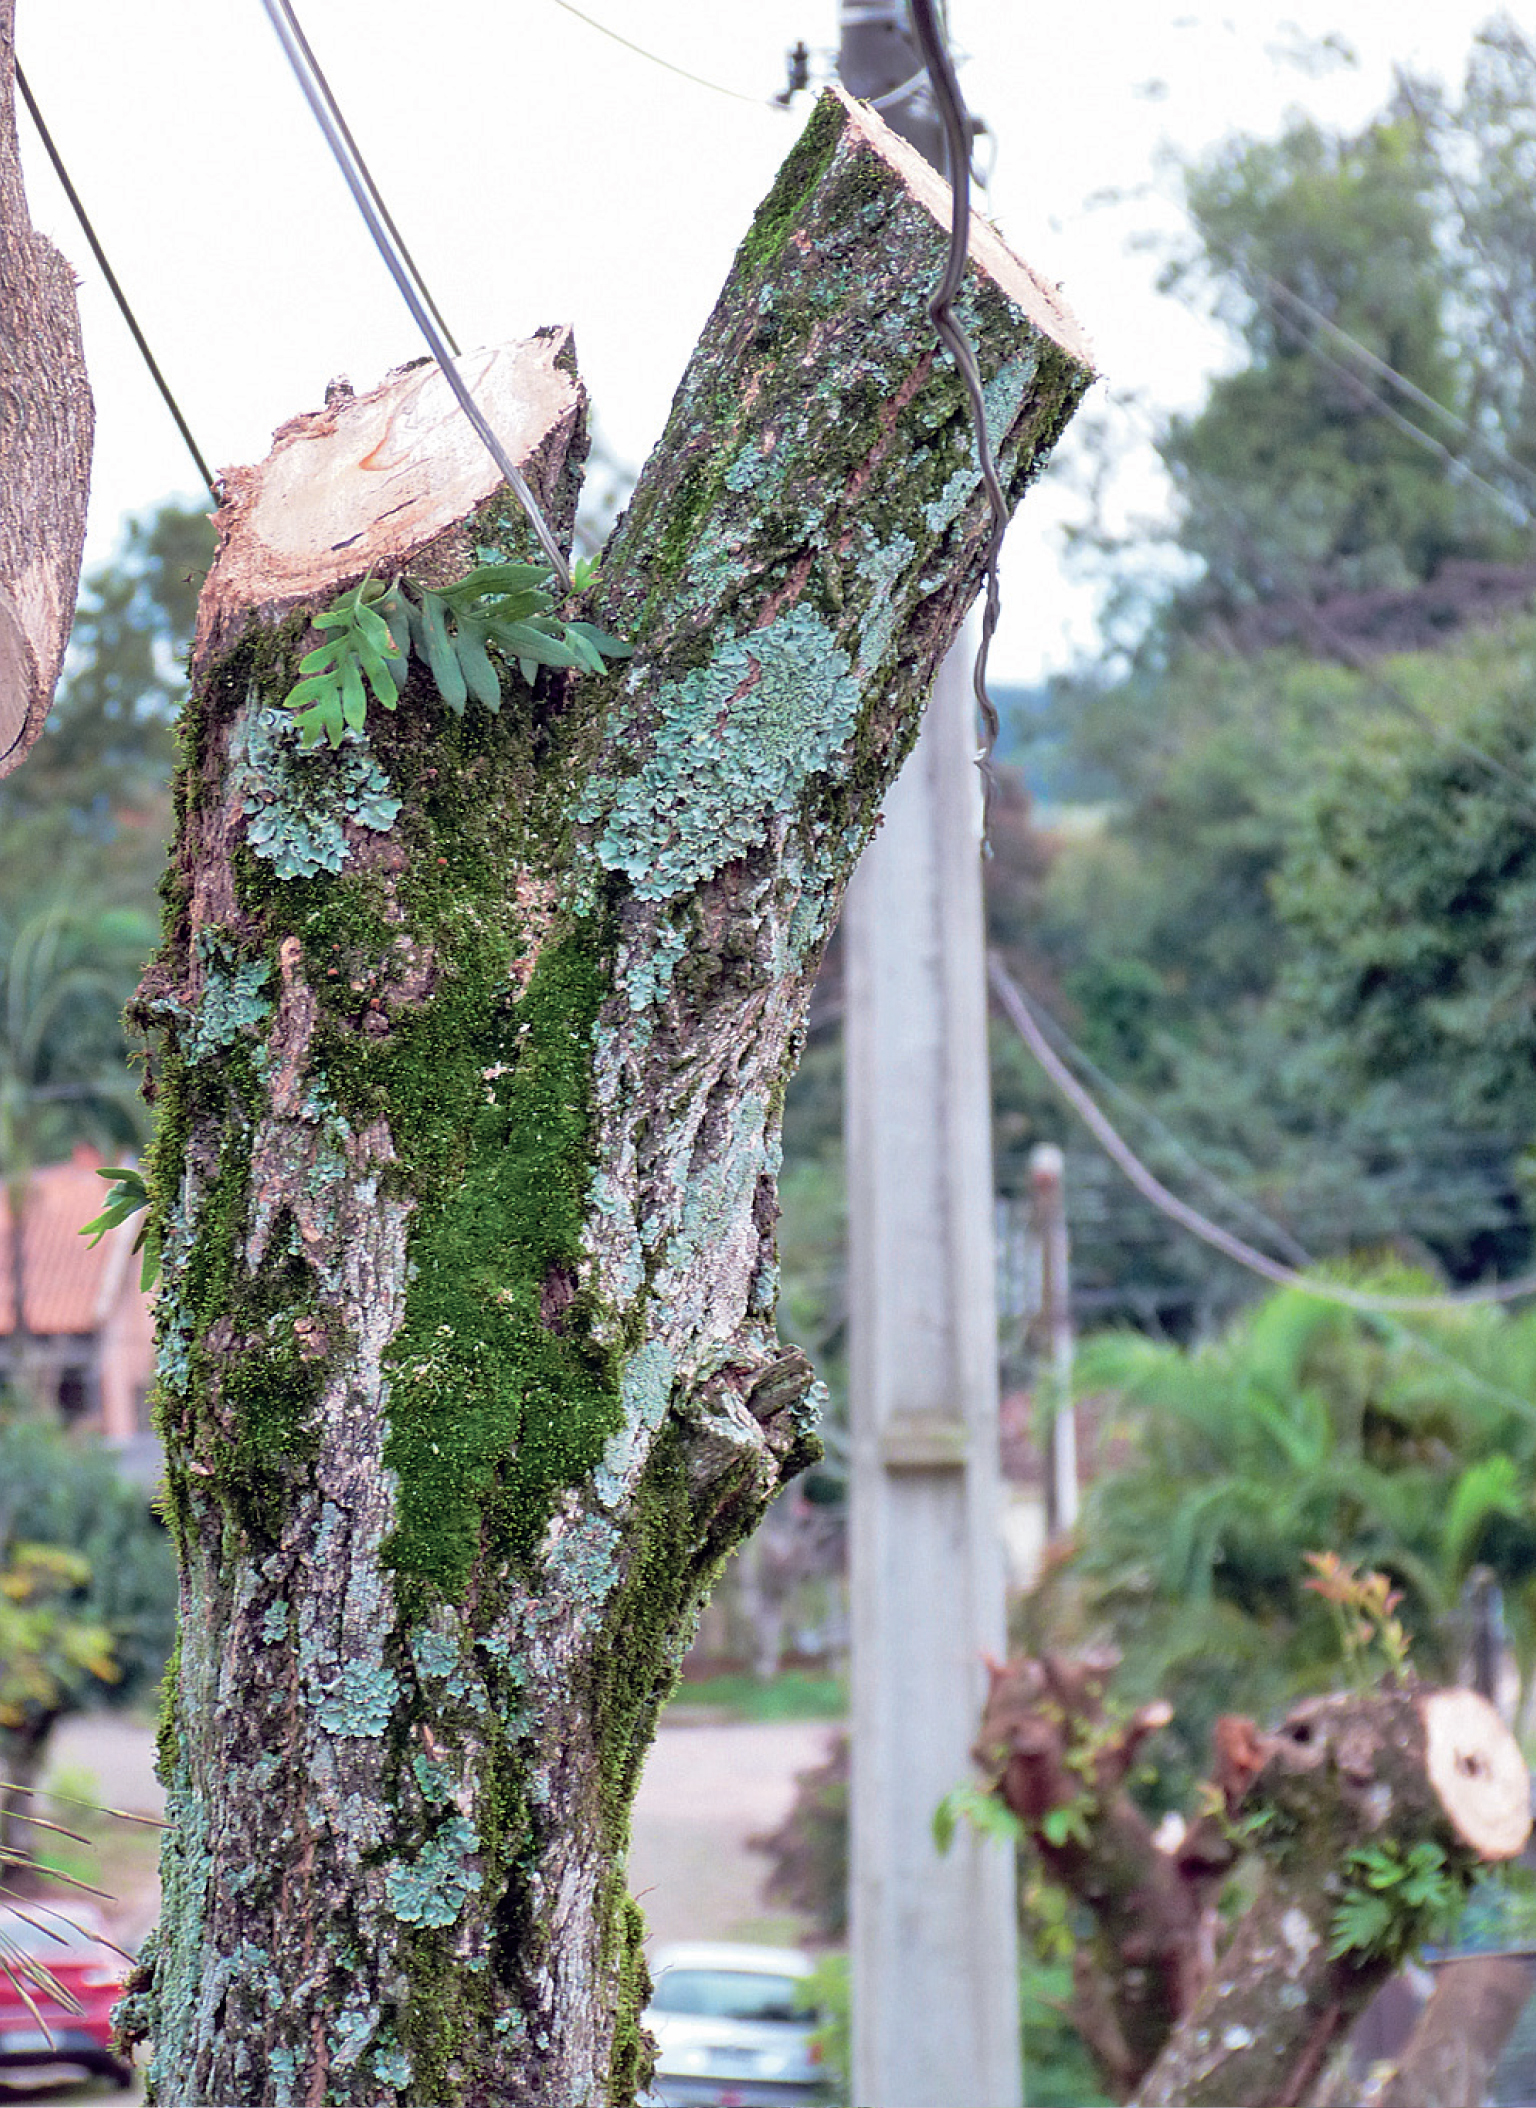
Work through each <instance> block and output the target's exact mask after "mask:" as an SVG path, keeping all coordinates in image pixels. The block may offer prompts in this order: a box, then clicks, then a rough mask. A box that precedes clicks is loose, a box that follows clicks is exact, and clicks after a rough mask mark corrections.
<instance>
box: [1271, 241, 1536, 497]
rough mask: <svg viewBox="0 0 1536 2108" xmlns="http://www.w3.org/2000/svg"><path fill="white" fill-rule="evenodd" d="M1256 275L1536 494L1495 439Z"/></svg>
mask: <svg viewBox="0 0 1536 2108" xmlns="http://www.w3.org/2000/svg"><path fill="white" fill-rule="evenodd" d="M1257 275H1258V276H1259V277H1260V278H1261V279H1262V280H1263V281H1264V283H1265V285H1266V286H1268V287H1269V289H1270V292H1271V293H1272V294H1273V295H1274V297H1275V299H1277V300H1283V301H1284V302H1285V304H1286V305H1287V306H1288V307H1293V308H1295V309H1296V311H1297V312H1298V313H1299V314H1303V315H1305V316H1306V318H1307V320H1308V321H1309V322H1313V323H1315V324H1316V325H1317V327H1318V328H1319V329H1323V330H1326V331H1327V332H1328V334H1329V336H1330V337H1332V338H1334V339H1335V341H1336V342H1338V343H1340V344H1342V345H1344V346H1345V348H1346V349H1347V350H1349V351H1350V352H1352V353H1353V354H1354V356H1355V357H1356V358H1357V359H1359V360H1360V361H1361V362H1362V363H1363V364H1364V365H1366V366H1369V368H1370V369H1371V371H1372V372H1373V373H1376V374H1379V375H1380V376H1381V378H1382V379H1383V380H1384V381H1386V382H1388V383H1389V384H1390V385H1391V386H1392V387H1394V388H1396V389H1397V391H1398V392H1399V394H1401V395H1403V396H1406V397H1407V399H1408V401H1409V402H1412V403H1417V404H1418V405H1419V407H1420V409H1422V410H1429V411H1432V412H1433V413H1434V415H1435V416H1437V417H1443V418H1444V419H1445V421H1446V423H1447V424H1448V425H1451V426H1452V427H1453V428H1454V429H1455V430H1456V431H1458V432H1461V433H1464V434H1465V435H1466V437H1467V438H1468V439H1470V440H1471V441H1472V443H1473V444H1474V445H1475V446H1479V447H1481V448H1482V449H1483V451H1484V452H1485V453H1486V454H1488V455H1490V456H1491V457H1492V459H1493V460H1495V461H1497V462H1499V463H1501V464H1502V466H1503V467H1505V468H1506V469H1508V470H1509V472H1510V474H1511V475H1512V476H1517V477H1518V478H1519V480H1520V481H1521V482H1522V483H1524V484H1525V485H1526V486H1527V488H1528V489H1530V490H1532V491H1536V472H1533V471H1532V470H1531V469H1529V468H1527V467H1526V466H1525V464H1524V462H1521V461H1517V460H1516V459H1515V457H1514V455H1513V454H1511V453H1509V452H1508V451H1507V449H1506V448H1504V447H1501V446H1500V445H1499V443H1498V441H1497V440H1496V439H1490V438H1489V436H1488V434H1487V433H1486V432H1480V431H1479V430H1478V429H1477V427H1476V425H1474V424H1470V423H1469V422H1468V420H1467V419H1466V418H1465V417H1463V416H1461V415H1460V413H1459V412H1458V411H1455V410H1452V409H1448V408H1447V406H1446V405H1445V404H1444V403H1441V402H1436V400H1435V398H1434V397H1433V396H1432V395H1430V394H1428V393H1427V392H1426V391H1425V390H1424V389H1423V388H1421V387H1419V385H1418V383H1417V382H1416V381H1411V380H1409V378H1408V376H1407V374H1406V373H1399V372H1398V370H1397V368H1396V367H1395V366H1392V365H1389V364H1388V363H1387V361H1386V360H1385V359H1383V358H1379V357H1378V356H1377V355H1376V353H1375V352H1374V351H1372V350H1371V349H1370V347H1369V345H1366V344H1362V343H1361V342H1360V339H1359V338H1358V337H1352V336H1351V335H1350V333H1349V331H1348V330H1347V329H1342V328H1340V326H1339V324H1338V323H1337V322H1335V321H1334V320H1333V318H1332V316H1330V315H1325V314H1324V313H1323V311H1322V309H1321V308H1318V307H1314V306H1313V305H1312V303H1311V301H1310V300H1304V299H1303V298H1302V296H1301V294H1300V293H1298V292H1296V291H1295V290H1294V288H1292V287H1291V286H1288V285H1286V284H1285V283H1284V281H1283V280H1281V279H1279V278H1273V277H1271V276H1270V274H1269V272H1268V271H1263V270H1260V271H1258V273H1257Z"/></svg>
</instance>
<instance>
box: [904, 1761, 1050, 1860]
mask: <svg viewBox="0 0 1536 2108" xmlns="http://www.w3.org/2000/svg"><path fill="white" fill-rule="evenodd" d="M1068 1812H1069V1811H1068V1810H1067V1809H1065V1808H1057V1809H1053V1810H1052V1813H1053V1814H1056V1815H1066V1814H1068ZM1070 1812H1071V1813H1073V1814H1076V1813H1077V1811H1076V1810H1075V1809H1074V1810H1072V1811H1070ZM962 1822H964V1823H969V1824H970V1826H971V1828H972V1829H973V1830H974V1831H975V1832H976V1834H977V1835H978V1836H979V1837H995V1838H997V1839H998V1840H999V1842H1000V1843H1002V1844H1006V1845H1010V1846H1016V1845H1018V1844H1019V1843H1020V1842H1021V1840H1022V1839H1023V1837H1024V1834H1025V1833H1024V1826H1023V1824H1022V1823H1021V1822H1020V1821H1019V1818H1018V1817H1017V1816H1016V1815H1015V1814H1014V1812H1013V1810H1012V1809H1011V1808H1010V1807H1008V1806H1007V1804H1006V1803H1005V1802H1003V1801H1001V1800H999V1799H998V1797H997V1795H996V1794H994V1793H988V1792H987V1791H986V1789H985V1788H984V1787H982V1786H978V1785H976V1784H975V1782H974V1781H973V1780H971V1779H963V1780H962V1781H961V1783H960V1784H959V1785H958V1786H951V1787H950V1789H949V1791H948V1793H946V1794H945V1796H944V1798H943V1799H942V1800H941V1801H940V1802H939V1805H938V1806H937V1808H935V1809H934V1811H933V1841H934V1843H935V1844H936V1845H937V1846H938V1848H939V1850H940V1852H941V1853H944V1852H948V1850H949V1848H950V1846H951V1845H952V1844H953V1843H954V1841H955V1831H956V1830H957V1829H958V1827H959V1826H960V1824H961V1823H962ZM1064 1841H1065V1833H1063V1837H1062V1838H1061V1839H1053V1840H1052V1842H1053V1843H1056V1842H1064Z"/></svg>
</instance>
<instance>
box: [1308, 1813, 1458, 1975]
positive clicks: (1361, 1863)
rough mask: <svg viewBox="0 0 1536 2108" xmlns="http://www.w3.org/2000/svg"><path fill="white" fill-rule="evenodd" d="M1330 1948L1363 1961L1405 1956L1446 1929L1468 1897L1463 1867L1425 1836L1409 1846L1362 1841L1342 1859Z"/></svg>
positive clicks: (1336, 1954)
mask: <svg viewBox="0 0 1536 2108" xmlns="http://www.w3.org/2000/svg"><path fill="white" fill-rule="evenodd" d="M1344 1875H1345V1885H1344V1893H1343V1894H1342V1896H1341V1897H1340V1898H1339V1901H1338V1903H1337V1904H1336V1906H1335V1908H1334V1913H1333V1922H1332V1926H1331V1928H1330V1931H1331V1938H1330V1941H1329V1946H1328V1952H1329V1954H1330V1955H1331V1956H1332V1957H1333V1959H1334V1960H1335V1961H1338V1960H1339V1959H1340V1958H1341V1957H1343V1956H1345V1955H1350V1956H1356V1957H1358V1958H1359V1960H1361V1961H1362V1962H1364V1961H1375V1960H1380V1959H1385V1960H1390V1961H1394V1962H1400V1961H1406V1960H1407V1959H1408V1958H1409V1956H1411V1955H1412V1954H1413V1953H1415V1952H1416V1951H1417V1949H1418V1948H1420V1947H1422V1946H1423V1945H1424V1943H1425V1941H1426V1940H1428V1939H1430V1938H1432V1937H1433V1936H1434V1934H1435V1933H1436V1932H1438V1931H1443V1930H1444V1929H1445V1928H1446V1927H1447V1926H1448V1925H1449V1924H1450V1923H1451V1921H1452V1920H1453V1918H1454V1917H1455V1916H1456V1914H1457V1912H1458V1911H1459V1910H1460V1909H1461V1906H1462V1904H1463V1903H1464V1902H1465V1901H1466V1894H1467V1881H1466V1875H1465V1873H1464V1871H1463V1870H1462V1869H1460V1868H1458V1867H1453V1866H1452V1865H1451V1864H1450V1862H1449V1861H1448V1859H1447V1856H1446V1854H1445V1852H1444V1850H1443V1849H1442V1848H1441V1847H1440V1846H1439V1845H1437V1844H1434V1843H1432V1842H1431V1841H1430V1840H1429V1839H1427V1838H1421V1839H1420V1841H1419V1842H1418V1843H1417V1844H1414V1845H1410V1846H1409V1847H1408V1848H1407V1850H1406V1851H1404V1850H1403V1849H1402V1848H1401V1847H1400V1846H1398V1845H1397V1844H1395V1843H1393V1842H1392V1841H1391V1840H1390V1839H1388V1840H1387V1841H1386V1842H1385V1843H1382V1844H1379V1845H1360V1846H1357V1847H1356V1849H1355V1850H1354V1851H1352V1852H1351V1853H1350V1854H1349V1855H1348V1857H1347V1858H1346V1859H1345V1861H1344Z"/></svg>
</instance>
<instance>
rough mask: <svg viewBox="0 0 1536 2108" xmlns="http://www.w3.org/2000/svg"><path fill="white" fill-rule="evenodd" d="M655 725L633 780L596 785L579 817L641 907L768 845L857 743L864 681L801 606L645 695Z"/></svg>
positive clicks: (731, 642)
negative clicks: (816, 780)
mask: <svg viewBox="0 0 1536 2108" xmlns="http://www.w3.org/2000/svg"><path fill="white" fill-rule="evenodd" d="M649 706H650V707H651V708H653V709H654V710H655V712H656V714H657V717H658V720H659V724H658V730H657V732H656V735H655V742H654V746H653V748H652V751H651V754H650V756H649V758H648V759H647V760H646V761H644V762H643V763H642V764H641V767H640V769H639V771H638V772H637V773H636V774H635V775H633V776H628V777H625V778H623V779H622V780H619V781H615V780H613V779H612V778H607V779H605V778H602V777H597V778H594V780H593V782H592V783H591V784H590V785H589V787H588V789H587V791H586V792H585V793H584V796H583V800H582V804H581V806H580V808H579V816H580V817H581V818H582V819H583V820H585V821H587V822H600V823H601V827H600V832H599V835H598V838H597V856H598V859H599V861H600V862H601V863H602V864H603V865H605V866H606V867H607V869H609V870H610V871H622V872H623V873H624V874H625V876H626V877H627V878H628V879H629V881H630V884H631V886H632V887H633V888H634V891H635V893H636V894H637V895H638V896H639V897H640V898H641V899H642V900H666V899H669V898H670V897H671V896H672V895H674V894H676V893H681V892H684V891H686V890H687V889H689V888H691V887H693V886H695V885H697V884H698V883H699V881H700V880H701V879H705V878H709V877H711V876H712V875H713V874H714V873H715V872H716V871H718V870H720V869H721V868H722V866H724V865H726V864H729V863H732V862H734V861H735V860H736V859H737V858H738V857H741V856H744V855H745V854H746V853H747V852H748V851H749V850H751V849H753V848H755V847H757V846H758V844H759V843H761V842H762V841H764V840H765V839H766V837H767V834H768V831H769V828H770V827H771V825H772V822H773V820H774V817H775V816H776V815H781V814H782V815H787V814H788V813H790V812H791V811H792V810H793V808H794V806H795V804H796V801H797V800H798V798H799V796H800V793H801V791H802V790H803V788H804V787H805V784H806V783H807V781H808V780H809V778H810V777H812V776H813V775H816V774H818V773H820V772H822V771H825V770H829V769H830V768H831V766H832V764H833V762H834V760H835V758H836V756H837V755H839V754H840V753H841V751H842V749H843V748H844V747H845V746H846V745H847V744H848V742H849V740H850V739H851V738H852V736H853V731H854V726H855V723H856V721H857V718H858V711H859V683H858V681H857V680H856V679H855V678H854V675H853V672H852V664H851V661H850V659H849V657H848V654H847V653H846V652H845V651H844V650H843V648H842V646H841V645H840V644H839V643H838V642H837V639H836V637H835V635H834V633H833V631H832V630H831V629H829V628H828V626H827V624H826V623H825V622H824V621H823V620H822V619H821V617H820V616H819V615H817V614H816V613H815V611H814V610H813V609H811V608H809V607H807V606H805V605H804V604H803V603H802V604H800V605H797V606H795V607H793V608H791V609H790V610H788V612H787V613H785V614H783V615H780V616H779V617H778V618H777V619H776V620H775V621H773V622H771V623H769V624H768V625H767V627H766V628H764V629H759V630H750V631H748V633H747V634H746V635H745V636H741V637H735V638H732V639H729V640H728V641H727V642H725V643H724V644H722V645H721V646H720V647H719V648H718V649H717V650H716V651H715V652H714V654H713V655H712V657H711V658H710V659H709V660H708V661H707V662H706V663H705V664H704V665H702V666H699V667H695V668H694V669H693V671H692V672H690V673H686V674H684V675H683V677H682V679H681V680H678V681H671V682H668V683H666V684H665V685H664V686H663V687H662V689H661V690H660V693H659V694H657V695H656V696H655V697H654V698H652V699H649Z"/></svg>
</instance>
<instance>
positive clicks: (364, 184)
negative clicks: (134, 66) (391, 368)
mask: <svg viewBox="0 0 1536 2108" xmlns="http://www.w3.org/2000/svg"><path fill="white" fill-rule="evenodd" d="M262 5H263V7H264V8H265V9H266V12H267V18H268V20H269V21H270V22H271V24H272V27H273V29H274V30H275V31H276V33H277V40H278V42H279V43H280V44H281V45H282V47H283V52H284V55H285V57H286V58H287V60H288V63H289V65H290V66H291V67H292V68H293V76H294V79H295V80H296V81H297V82H298V84H299V87H300V89H301V90H302V92H303V96H304V100H305V101H306V102H307V103H308V104H309V108H310V114H311V115H312V116H313V118H314V120H315V122H316V124H318V125H319V127H320V130H321V132H322V133H323V135H324V137H325V142H326V145H327V146H329V148H330V150H331V152H332V154H333V155H334V157H335V160H336V165H337V167H338V168H339V169H340V170H341V173H342V176H343V178H344V179H345V181H346V185H347V188H348V190H350V191H351V193H352V200H353V203H354V204H355V205H356V206H357V209H358V211H359V212H360V213H361V214H362V216H363V221H364V224H365V225H366V226H367V229H368V232H369V233H370V234H371V235H372V236H373V240H374V245H375V246H376V248H377V249H378V252H379V254H380V256H382V257H383V259H384V263H385V266H386V267H387V269H388V271H389V275H390V277H391V278H393V280H394V281H395V284H396V286H397V287H398V288H399V291H400V296H401V298H402V299H403V300H404V302H405V304H406V306H407V307H408V308H409V309H410V311H411V315H412V318H413V319H414V321H415V323H416V327H417V328H418V329H419V330H420V331H421V333H422V335H423V337H425V339H426V341H427V348H428V349H429V350H430V352H431V353H432V356H433V358H434V359H435V360H436V361H437V363H438V366H439V368H440V369H441V371H442V376H443V379H444V380H445V381H446V382H447V383H448V386H449V388H450V389H451V390H452V391H453V394H454V397H455V399H456V400H457V402H458V405H459V408H460V409H461V410H462V411H463V412H464V415H465V416H466V417H467V418H468V419H469V421H470V423H471V425H472V426H473V427H474V429H475V432H476V434H477V435H478V437H479V439H480V441H481V444H482V445H483V446H484V447H485V450H486V452H487V453H488V454H489V455H490V457H491V459H492V460H493V461H494V462H495V464H496V466H497V468H498V469H499V470H500V471H501V474H502V476H503V477H504V479H505V481H506V483H507V485H508V488H509V489H510V490H511V491H512V494H513V496H514V497H515V498H516V499H517V502H518V503H519V505H521V506H522V508H523V511H524V512H525V513H526V514H527V516H528V520H529V524H530V525H531V526H532V528H533V531H534V534H535V535H536V536H537V538H538V543H539V547H540V548H541V549H542V550H543V551H544V554H545V556H546V557H547V558H548V560H549V564H550V568H551V569H552V570H553V572H554V574H555V576H556V578H557V579H558V580H559V581H560V587H561V590H562V591H563V592H566V593H569V592H570V590H571V569H570V565H569V564H568V563H567V562H566V560H565V552H564V550H563V549H562V548H561V547H560V544H559V543H558V542H557V541H556V540H555V537H554V535H553V533H552V532H551V531H550V526H549V522H548V521H547V520H546V519H545V517H544V514H543V512H542V511H541V509H540V507H539V501H538V499H537V498H536V497H535V496H534V494H533V492H532V491H531V490H530V489H529V487H528V484H527V481H526V479H525V478H524V476H523V474H522V472H521V471H520V470H519V469H518V467H517V465H516V463H515V462H514V461H513V460H512V458H511V456H510V455H509V454H508V452H507V450H506V448H505V447H504V446H503V445H502V443H501V441H500V440H499V439H498V438H497V436H496V434H495V433H494V432H493V431H492V429H491V427H490V424H489V422H488V421H487V419H486V417H485V415H484V413H483V411H482V410H481V408H480V406H479V404H478V403H477V402H476V401H475V399H474V397H473V395H471V393H470V392H469V389H468V388H467V386H466V385H465V382H464V378H463V376H462V374H461V373H460V372H459V369H458V367H457V366H456V365H455V364H454V358H453V352H452V350H451V349H450V347H449V345H448V343H447V341H446V339H445V338H444V336H443V333H442V331H441V330H440V329H439V328H438V326H437V324H436V322H435V321H434V320H433V318H432V315H431V313H430V312H429V310H428V305H427V303H426V302H425V301H424V299H423V298H422V295H421V293H420V292H419V291H418V290H417V287H416V284H415V282H414V280H413V278H412V275H411V272H410V270H409V269H408V268H407V265H406V261H405V259H404V257H403V256H402V254H401V252H400V251H399V250H398V249H397V247H396V245H395V243H394V242H393V240H392V239H391V238H390V232H389V228H388V227H387V226H386V225H385V220H384V216H383V215H382V213H381V211H380V209H379V207H378V206H377V204H376V203H375V194H374V191H373V185H372V179H371V178H370V177H368V176H367V173H366V171H365V170H364V169H363V167H362V165H361V160H360V157H357V156H356V155H355V153H354V152H349V151H348V146H347V140H348V138H349V137H350V134H349V133H347V130H346V127H345V125H344V123H343V122H342V118H341V112H340V110H339V109H338V107H337V104H336V98H335V96H334V95H333V94H332V93H331V88H330V83H329V82H328V81H327V79H326V77H325V75H324V73H323V72H322V71H321V69H320V67H319V66H318V64H316V63H315V62H314V59H313V56H312V55H311V57H310V59H309V60H308V61H306V59H305V55H304V54H305V52H306V51H307V50H308V45H307V44H306V43H305V40H304V33H303V31H302V30H301V29H300V28H299V24H298V20H297V17H296V16H295V14H294V11H293V8H292V7H291V6H290V5H289V0H262Z"/></svg>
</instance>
